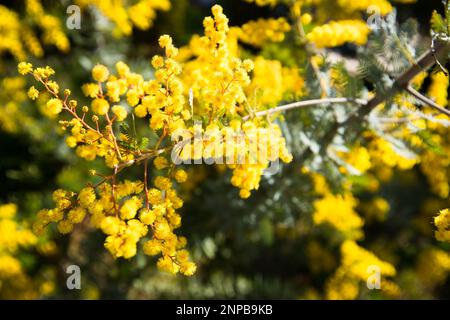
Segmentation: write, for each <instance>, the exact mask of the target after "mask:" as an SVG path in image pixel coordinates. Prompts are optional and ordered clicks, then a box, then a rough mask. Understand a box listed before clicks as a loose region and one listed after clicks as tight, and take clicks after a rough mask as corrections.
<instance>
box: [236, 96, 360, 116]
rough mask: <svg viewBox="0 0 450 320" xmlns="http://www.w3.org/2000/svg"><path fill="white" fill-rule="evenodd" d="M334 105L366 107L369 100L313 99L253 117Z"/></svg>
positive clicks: (260, 112) (256, 114)
mask: <svg viewBox="0 0 450 320" xmlns="http://www.w3.org/2000/svg"><path fill="white" fill-rule="evenodd" d="M334 103H356V104H359V105H366V104H367V100H364V99H352V98H324V99H312V100H305V101H297V102H293V103H289V104H286V105H282V106H278V107H275V108H272V109H268V110H264V111H259V112H256V113H254V114H253V115H252V117H262V116H266V115H270V114H273V113H277V112H282V111H287V110H291V109H297V108H303V107H309V106H315V105H321V104H334ZM249 118H250V116H245V117H243V118H242V120H243V121H246V120H248V119H249Z"/></svg>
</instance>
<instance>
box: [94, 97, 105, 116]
mask: <svg viewBox="0 0 450 320" xmlns="http://www.w3.org/2000/svg"><path fill="white" fill-rule="evenodd" d="M91 107H92V111H94V113H96V114H98V115H100V116H103V115H105V114H107V113H108V111H109V103H108V101H106V100H105V99H94V100H93V101H92V104H91Z"/></svg>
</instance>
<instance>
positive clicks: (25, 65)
mask: <svg viewBox="0 0 450 320" xmlns="http://www.w3.org/2000/svg"><path fill="white" fill-rule="evenodd" d="M17 70H18V71H19V73H20V74H21V75H26V74H28V73H30V72H31V71H33V65H32V64H31V63H29V62H21V63H19V65H18V66H17Z"/></svg>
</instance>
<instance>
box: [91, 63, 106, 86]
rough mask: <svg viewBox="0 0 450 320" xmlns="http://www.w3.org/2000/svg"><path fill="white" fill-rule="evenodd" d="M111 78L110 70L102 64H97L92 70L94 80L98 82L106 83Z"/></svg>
mask: <svg viewBox="0 0 450 320" xmlns="http://www.w3.org/2000/svg"><path fill="white" fill-rule="evenodd" d="M108 77H109V70H108V68H107V67H105V66H104V65H102V64H97V65H96V66H95V67H94V68H92V78H93V79H94V80H95V81H98V82H105V81H106V80H107V79H108Z"/></svg>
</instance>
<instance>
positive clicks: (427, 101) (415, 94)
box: [406, 86, 450, 117]
mask: <svg viewBox="0 0 450 320" xmlns="http://www.w3.org/2000/svg"><path fill="white" fill-rule="evenodd" d="M406 91H407V92H408V93H409V94H411V95H412V96H413V97H414V98H416V99H417V100H419V101H420V102H422V103H424V104H427V105H429V106H430V107H432V108H434V109H436V110H437V111H439V112H440V113H443V114H446V115H447V116H449V117H450V111H449V110H447V109H445V108H444V107H441V106H440V105H438V104H437V103H436V102H434V101H433V100H431V99H430V98H428V97H426V96H424V95H423V94H421V93H420V92H418V91H417V90H415V89H414V88H413V87H411V86H408V87H407V88H406Z"/></svg>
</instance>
